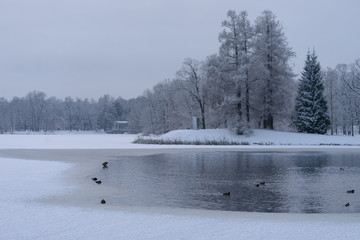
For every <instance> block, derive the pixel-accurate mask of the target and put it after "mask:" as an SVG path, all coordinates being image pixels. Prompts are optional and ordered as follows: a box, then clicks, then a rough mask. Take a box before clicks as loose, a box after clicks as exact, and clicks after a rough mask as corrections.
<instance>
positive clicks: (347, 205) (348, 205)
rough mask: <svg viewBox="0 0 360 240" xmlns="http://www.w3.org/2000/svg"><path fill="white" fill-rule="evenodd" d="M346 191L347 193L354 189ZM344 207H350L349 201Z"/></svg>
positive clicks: (353, 191)
mask: <svg viewBox="0 0 360 240" xmlns="http://www.w3.org/2000/svg"><path fill="white" fill-rule="evenodd" d="M346 192H347V193H355V190H354V189H352V190H347V191H346ZM345 207H350V203H347V204H345Z"/></svg>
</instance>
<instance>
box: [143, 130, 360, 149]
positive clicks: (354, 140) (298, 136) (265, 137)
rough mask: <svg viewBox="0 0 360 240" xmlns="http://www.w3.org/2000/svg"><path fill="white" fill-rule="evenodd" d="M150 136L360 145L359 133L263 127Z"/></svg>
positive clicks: (177, 132) (202, 140)
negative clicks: (239, 130) (244, 130)
mask: <svg viewBox="0 0 360 240" xmlns="http://www.w3.org/2000/svg"><path fill="white" fill-rule="evenodd" d="M145 138H146V137H145ZM148 138H153V139H162V140H165V141H166V140H167V141H176V140H180V141H185V142H196V141H198V142H206V141H225V142H236V143H249V144H250V145H254V144H255V145H281V146H284V145H293V146H295V145H297V146H312V145H318V146H319V145H345V146H346V145H357V146H359V145H360V136H359V135H356V136H354V137H351V136H346V135H345V136H344V135H342V136H335V135H333V136H331V135H319V134H306V133H295V132H282V131H273V130H263V129H255V130H250V131H249V133H248V134H244V135H236V134H235V133H233V132H232V131H230V130H226V129H206V130H175V131H171V132H169V133H167V134H164V135H161V136H155V137H154V136H150V137H148Z"/></svg>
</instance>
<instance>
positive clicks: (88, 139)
mask: <svg viewBox="0 0 360 240" xmlns="http://www.w3.org/2000/svg"><path fill="white" fill-rule="evenodd" d="M136 136H137V135H131V134H129V135H127V134H125V135H121V134H59V135H55V134H51V135H48V134H46V135H44V134H28V135H27V134H2V135H0V149H116V148H131V145H132V144H131V142H132V141H133V140H134V139H135V138H136Z"/></svg>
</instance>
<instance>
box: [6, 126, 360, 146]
mask: <svg viewBox="0 0 360 240" xmlns="http://www.w3.org/2000/svg"><path fill="white" fill-rule="evenodd" d="M137 138H138V135H133V134H88V133H83V134H81V133H77V132H74V133H71V134H65V133H64V132H60V133H52V134H51V133H50V134H3V135H0V149H134V148H142V149H144V148H159V146H153V145H148V144H132V142H133V141H134V140H135V139H137ZM143 138H145V139H149V138H151V139H163V140H165V141H184V142H196V141H197V142H206V141H227V142H238V143H248V144H250V146H249V147H250V148H254V147H257V146H260V147H263V146H273V147H276V146H280V147H282V148H283V147H286V146H291V147H311V146H337V145H340V146H356V147H359V146H360V135H356V136H355V137H351V136H331V135H317V134H304V133H294V132H281V131H271V130H259V129H255V130H252V133H250V134H248V135H242V136H239V135H235V134H234V133H232V132H231V131H229V130H226V129H207V130H176V131H171V132H169V133H167V134H164V135H160V136H150V137H143ZM246 146H247V145H242V146H238V147H242V148H246ZM173 147H174V146H161V148H173ZM175 147H177V148H184V146H179V145H176V146H175ZM185 147H186V148H189V147H190V146H185ZM195 147H196V148H199V147H201V146H195ZM231 147H232V148H233V147H235V146H231ZM190 148H191V147H190ZM205 148H208V147H205Z"/></svg>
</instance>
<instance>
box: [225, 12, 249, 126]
mask: <svg viewBox="0 0 360 240" xmlns="http://www.w3.org/2000/svg"><path fill="white" fill-rule="evenodd" d="M222 27H223V28H224V30H223V31H222V32H221V33H220V34H219V41H220V42H221V46H220V50H219V55H220V57H221V59H222V60H223V62H224V64H223V71H224V72H227V73H228V79H226V81H227V83H228V85H229V87H228V88H227V91H226V92H225V94H226V98H225V99H226V102H227V103H226V105H227V108H233V110H231V112H232V114H230V115H229V116H225V117H226V119H227V120H228V123H229V125H230V127H236V128H242V125H244V122H243V115H244V114H243V112H244V109H243V108H244V106H245V113H246V115H245V119H246V124H247V125H249V122H250V81H251V80H250V71H249V69H250V62H251V45H252V39H253V37H254V30H253V27H252V26H251V24H250V21H249V20H248V17H247V12H246V11H243V12H240V13H239V14H237V13H236V12H235V11H232V10H231V11H228V13H227V19H226V20H225V21H223V22H222ZM243 103H245V104H243Z"/></svg>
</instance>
